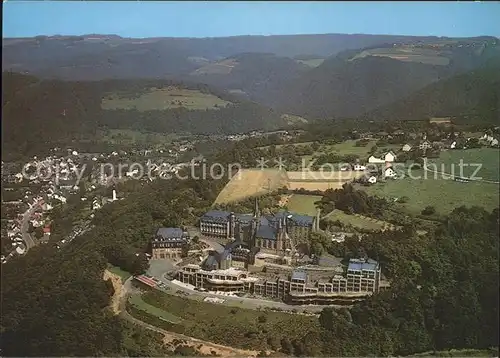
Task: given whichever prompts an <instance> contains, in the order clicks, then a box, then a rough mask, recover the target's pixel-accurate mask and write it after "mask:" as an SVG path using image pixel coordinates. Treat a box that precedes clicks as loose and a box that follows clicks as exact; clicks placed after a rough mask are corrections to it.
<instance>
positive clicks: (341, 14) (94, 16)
mask: <svg viewBox="0 0 500 358" xmlns="http://www.w3.org/2000/svg"><path fill="white" fill-rule="evenodd" d="M499 19H500V2H498V1H497V2H431V1H429V2H403V3H398V2H376V3H374V2H356V3H348V2H271V1H268V2H223V1H221V2H218V1H213V2H173V1H172V2H153V1H151V2H146V1H130V2H120V1H109V2H98V1H19V0H7V1H5V0H4V4H3V36H4V37H23V36H36V35H56V34H60V35H82V34H89V33H98V34H117V35H120V36H123V37H156V36H158V37H160V36H165V37H216V36H234V35H275V34H315V33H365V34H399V35H435V36H479V35H493V36H499V37H500V20H499Z"/></svg>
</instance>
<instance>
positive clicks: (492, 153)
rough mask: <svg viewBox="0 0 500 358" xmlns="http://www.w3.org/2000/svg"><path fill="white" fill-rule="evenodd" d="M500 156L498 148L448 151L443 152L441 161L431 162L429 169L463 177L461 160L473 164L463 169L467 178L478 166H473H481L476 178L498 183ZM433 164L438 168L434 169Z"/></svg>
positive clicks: (499, 177)
mask: <svg viewBox="0 0 500 358" xmlns="http://www.w3.org/2000/svg"><path fill="white" fill-rule="evenodd" d="M499 154H500V151H499V150H498V149H496V148H480V149H467V150H447V151H444V152H441V155H440V157H439V159H433V160H429V164H428V167H430V169H436V170H438V171H444V172H445V173H452V170H454V174H455V175H456V176H461V174H460V167H459V164H460V160H462V161H463V163H464V164H471V165H470V166H464V167H463V174H464V176H465V177H469V176H471V175H472V174H474V171H475V170H476V168H477V165H472V164H480V165H481V168H480V169H479V171H478V172H477V174H475V176H476V177H481V178H482V179H485V180H491V181H498V180H499V179H500V174H499V172H498V170H499V169H500V155H499ZM432 164H435V165H437V167H436V168H434V167H432Z"/></svg>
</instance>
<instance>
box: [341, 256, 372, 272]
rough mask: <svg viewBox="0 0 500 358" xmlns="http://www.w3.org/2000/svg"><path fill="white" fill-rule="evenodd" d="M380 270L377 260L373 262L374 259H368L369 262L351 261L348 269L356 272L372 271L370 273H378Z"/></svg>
mask: <svg viewBox="0 0 500 358" xmlns="http://www.w3.org/2000/svg"><path fill="white" fill-rule="evenodd" d="M378 268H379V264H378V262H377V261H375V260H372V259H368V260H356V259H351V260H349V266H348V267H347V270H354V271H363V270H370V271H376V270H377V269H378Z"/></svg>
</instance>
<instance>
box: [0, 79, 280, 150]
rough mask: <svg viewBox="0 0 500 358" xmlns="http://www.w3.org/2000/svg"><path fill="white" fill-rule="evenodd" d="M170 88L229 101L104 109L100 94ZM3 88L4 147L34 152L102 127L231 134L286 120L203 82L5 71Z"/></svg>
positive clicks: (88, 135) (131, 94)
mask: <svg viewBox="0 0 500 358" xmlns="http://www.w3.org/2000/svg"><path fill="white" fill-rule="evenodd" d="M168 87H175V88H180V89H190V90H194V91H198V92H199V93H205V94H207V93H208V94H211V95H213V96H215V97H217V98H220V99H223V100H225V101H227V102H230V103H229V104H228V105H227V106H221V107H220V108H213V109H208V108H207V109H205V110H189V109H186V108H185V107H182V106H180V107H178V108H168V109H160V110H158V109H152V110H145V111H139V110H137V109H117V110H109V109H107V110H104V109H103V108H102V99H103V98H104V97H105V96H108V95H109V93H110V92H112V93H115V94H116V93H118V94H119V95H120V96H128V97H129V98H130V97H132V98H134V97H139V96H141V95H142V94H144V93H146V92H148V91H149V89H151V88H157V89H160V90H161V89H164V88H168ZM3 91H4V93H5V96H4V98H3V116H2V126H3V133H4V138H3V147H4V149H5V150H7V151H9V150H12V151H18V152H35V153H36V150H37V148H43V147H45V146H46V145H49V144H50V143H51V145H53V144H54V143H56V144H57V143H61V142H65V143H70V142H71V141H74V140H83V139H89V138H92V136H94V135H95V133H96V131H97V130H98V129H99V128H108V129H143V130H147V131H153V132H159V133H174V132H175V133H179V132H184V133H186V132H187V133H192V134H228V133H241V132H248V131H251V130H256V129H269V130H271V129H275V128H278V127H281V126H284V125H285V124H286V123H285V121H284V120H283V119H282V118H281V116H280V114H279V113H278V112H277V111H274V110H272V109H269V108H266V107H263V106H261V105H259V104H257V103H254V102H249V101H244V100H238V99H236V98H234V97H233V96H231V95H229V94H227V93H225V92H224V91H218V90H215V89H212V88H209V87H208V86H206V85H199V84H187V83H179V82H172V81H160V80H149V81H148V80H143V81H133V80H111V81H97V82H64V81H57V80H38V79H37V78H34V77H31V76H24V75H19V74H14V73H4V76H3ZM215 97H214V98H215ZM176 98H177V97H176ZM160 102H161V103H163V100H161V98H160ZM5 133H8V135H5Z"/></svg>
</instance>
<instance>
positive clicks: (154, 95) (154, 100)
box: [101, 87, 230, 111]
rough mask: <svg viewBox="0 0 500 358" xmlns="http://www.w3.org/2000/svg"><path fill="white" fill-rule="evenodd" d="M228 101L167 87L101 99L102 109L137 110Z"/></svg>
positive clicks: (196, 106)
mask: <svg viewBox="0 0 500 358" xmlns="http://www.w3.org/2000/svg"><path fill="white" fill-rule="evenodd" d="M229 103H230V102H227V101H224V100H222V99H220V98H219V97H217V96H214V95H212V94H209V93H202V92H200V91H197V90H188V89H180V88H175V87H169V88H162V89H160V88H151V89H149V91H148V92H146V93H141V94H139V95H138V96H137V97H129V96H121V95H120V94H118V93H113V94H110V95H108V96H107V97H105V98H103V99H102V103H101V107H102V109H105V110H106V109H108V110H114V109H133V108H136V109H137V110H138V111H149V110H164V109H171V108H179V107H184V108H187V109H192V110H197V109H202V110H203V109H217V107H216V106H218V107H225V106H226V105H228V104H229Z"/></svg>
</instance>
